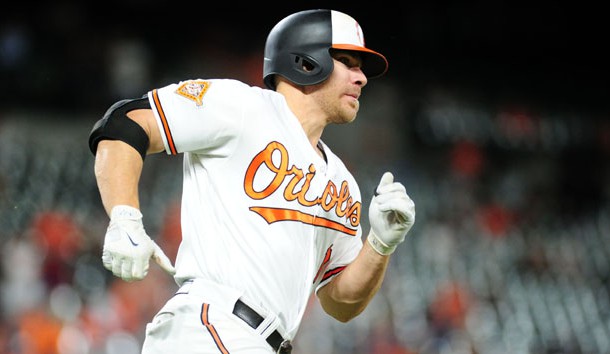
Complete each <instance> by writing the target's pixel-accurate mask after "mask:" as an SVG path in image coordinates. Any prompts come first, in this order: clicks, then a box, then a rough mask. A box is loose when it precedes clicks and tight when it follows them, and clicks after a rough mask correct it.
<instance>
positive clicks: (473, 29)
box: [0, 0, 610, 354]
mask: <svg viewBox="0 0 610 354" xmlns="http://www.w3.org/2000/svg"><path fill="white" fill-rule="evenodd" d="M214 6H217V7H215V8H206V7H205V5H203V4H201V5H197V4H187V3H183V4H172V5H171V6H170V5H167V4H163V3H153V2H145V1H138V0H130V1H124V2H121V3H119V2H116V3H115V2H112V1H110V2H104V3H90V4H87V3H85V2H82V3H80V2H74V3H71V2H66V1H60V2H53V3H50V2H49V3H44V2H43V3H41V4H37V5H34V4H33V3H23V4H11V6H8V8H7V9H5V10H6V11H3V12H2V13H1V14H0V253H1V256H0V260H1V263H0V267H1V271H2V277H1V278H0V281H1V282H0V299H1V303H0V306H1V307H0V353H6V354H26V353H27V354H39V353H40V354H42V353H44V354H133V353H138V352H139V349H140V344H141V340H142V338H143V330H144V326H145V324H146V322H147V321H149V320H150V319H151V318H152V316H153V315H154V313H155V312H156V311H157V310H158V309H159V307H160V306H161V305H162V304H163V302H164V301H165V300H166V299H167V298H168V297H169V296H171V295H172V293H173V292H174V291H175V289H176V287H175V284H174V283H173V281H172V280H171V279H170V278H169V277H168V276H167V275H165V274H163V273H162V272H161V271H160V270H159V268H158V267H156V266H152V267H151V273H150V274H149V276H148V277H147V278H146V279H145V280H144V281H142V282H138V283H125V282H123V281H119V280H117V279H115V278H113V277H112V276H110V275H109V273H108V272H106V271H105V270H104V269H103V268H102V265H101V261H100V253H101V240H102V238H103V234H104V230H105V227H106V225H107V221H108V218H107V216H106V215H105V213H104V211H103V209H102V206H101V202H100V200H99V195H98V192H97V189H96V185H95V180H94V177H93V156H92V155H91V153H90V152H89V151H88V148H87V143H86V142H87V136H88V133H89V130H90V128H91V126H92V124H93V123H94V122H95V121H96V120H97V119H99V117H100V116H101V115H102V114H103V112H104V111H105V110H106V108H107V107H108V106H109V105H110V104H112V103H113V102H115V101H116V100H118V99H120V98H124V97H137V96H140V95H142V94H143V93H145V92H146V91H148V90H149V89H150V88H153V87H160V86H163V85H166V84H169V83H172V82H176V81H178V80H181V79H187V78H205V77H232V78H238V79H241V80H243V81H246V82H248V83H251V84H253V85H261V80H260V75H261V65H262V64H261V63H262V47H263V44H264V38H265V35H266V33H267V32H268V30H269V29H270V27H271V26H272V25H273V24H274V23H275V22H276V21H278V20H279V19H280V18H282V17H283V16H285V15H287V14H289V13H291V12H293V11H296V10H300V9H302V8H304V7H295V6H293V7H290V6H281V7H274V9H270V8H267V7H271V6H269V5H267V6H265V7H264V8H263V7H262V5H255V4H251V5H250V6H251V7H243V6H242V7H238V6H237V5H236V4H216V5H214ZM303 6H305V7H311V8H313V7H333V6H330V4H328V3H325V4H323V5H322V6H316V5H315V4H314V5H311V4H309V5H307V4H305V5H303ZM232 7H233V8H232ZM334 8H336V9H339V10H343V11H345V12H347V13H350V14H352V15H353V16H354V17H356V18H357V19H358V20H359V21H360V23H361V25H362V26H363V29H364V32H365V35H366V38H367V44H368V46H370V47H372V48H374V49H377V50H379V51H381V52H383V53H384V54H386V55H387V57H388V59H389V61H390V70H389V72H388V74H387V75H386V76H385V77H384V78H381V79H377V80H375V81H372V82H370V85H369V86H367V88H366V89H365V92H364V97H363V99H362V101H363V102H362V110H361V113H360V114H359V117H358V119H357V120H356V122H354V123H353V124H351V125H349V126H342V127H331V128H329V129H328V131H327V132H326V133H325V136H324V137H323V138H324V139H325V140H326V141H327V142H328V143H329V144H330V146H331V147H334V148H333V150H334V151H335V152H337V153H338V154H339V155H341V156H343V157H344V159H345V161H346V162H347V164H348V165H349V166H350V167H351V169H352V171H353V173H354V175H355V176H356V177H357V179H359V180H360V183H361V189H362V191H363V197H364V200H368V199H369V198H370V197H371V195H370V193H368V194H367V191H372V190H373V187H374V186H375V185H376V183H377V180H378V178H379V176H380V175H381V174H382V172H383V171H385V170H392V171H394V172H395V174H396V175H397V178H398V179H400V180H402V181H403V182H404V184H405V185H406V187H407V189H408V191H409V194H410V195H411V197H412V198H413V199H414V201H415V202H416V205H417V222H416V225H415V227H414V229H413V230H412V231H411V233H410V236H409V238H408V240H407V241H406V242H405V244H404V245H402V246H401V247H400V249H399V250H398V251H397V252H396V255H395V256H394V257H393V259H392V263H391V267H390V270H389V273H388V275H387V278H386V281H385V283H384V286H383V288H382V289H381V291H380V293H379V295H378V296H377V297H376V299H375V300H374V302H373V304H372V305H371V306H370V307H369V308H368V309H367V310H366V311H365V312H364V313H363V314H362V315H361V316H360V317H359V318H357V319H356V320H354V321H353V322H351V323H349V324H339V323H335V322H333V321H331V320H330V319H329V318H327V317H325V316H324V315H323V314H322V312H321V310H320V308H319V307H318V305H317V302H316V301H315V300H313V299H312V305H311V308H310V310H309V311H308V312H307V314H306V318H305V321H304V323H303V325H302V327H301V330H300V333H299V335H298V337H297V339H296V340H295V348H296V349H295V353H298V354H305V353H307V354H310V353H317V354H367V353H375V354H398V353H400V354H412V353H418V354H419V353H421V354H446V353H468V354H474V353H477V354H504V353H516V354H520V353H523V354H525V353H528V354H529V353H532V354H537V353H543V354H547V353H548V354H550V353H565V354H568V353H570V354H580V353H583V354H584V353H610V294H609V290H610V289H609V287H610V243H608V242H609V241H610V231H609V230H610V204H609V201H610V109H609V107H608V103H609V101H610V90H609V84H608V83H609V81H608V79H609V78H610V76H609V75H608V74H609V70H608V59H609V56H608V54H607V53H606V51H607V49H606V48H605V47H607V37H608V33H610V32H609V31H608V25H607V23H608V21H607V20H603V18H602V17H603V14H602V12H601V11H600V10H599V9H596V8H592V7H590V5H587V4H585V3H578V4H570V6H568V5H567V4H566V5H561V4H560V3H554V2H537V3H536V4H529V3H528V4H526V3H518V2H517V3H515V2H509V1H491V2H483V1H473V2H467V3H462V4H450V3H446V2H423V1H419V2H409V3H402V4H394V5H384V4H378V3H375V4H366V6H365V5H359V6H353V7H351V6H347V5H345V4H338V5H337V6H334ZM180 165H181V160H180V158H170V157H168V156H165V155H163V156H161V155H159V156H152V157H150V158H148V159H147V165H146V168H145V173H144V176H143V177H142V187H141V197H142V209H143V212H144V215H145V225H146V228H147V231H148V232H149V233H150V234H151V235H152V236H153V237H155V238H156V239H157V241H158V242H159V243H160V244H161V245H162V247H163V248H164V249H165V250H166V252H167V253H168V255H170V257H172V258H173V257H174V255H175V251H176V246H177V243H178V242H179V238H180V230H179V225H178V216H179V207H178V204H177V203H178V201H179V196H180V192H181V186H180V181H181V176H180V173H181V170H180ZM363 220H365V227H368V225H367V222H366V218H363Z"/></svg>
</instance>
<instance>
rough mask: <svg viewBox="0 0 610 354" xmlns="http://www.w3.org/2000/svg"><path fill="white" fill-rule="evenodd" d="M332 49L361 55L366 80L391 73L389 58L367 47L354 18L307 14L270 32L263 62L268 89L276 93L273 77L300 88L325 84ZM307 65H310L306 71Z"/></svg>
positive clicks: (291, 17)
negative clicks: (387, 72)
mask: <svg viewBox="0 0 610 354" xmlns="http://www.w3.org/2000/svg"><path fill="white" fill-rule="evenodd" d="M330 48H335V49H343V50H354V51H358V52H360V55H361V57H362V71H363V72H364V74H365V75H366V76H367V78H375V77H379V76H381V75H383V74H384V73H385V72H386V71H387V70H388V61H387V60H386V58H385V57H384V56H383V55H382V54H380V53H377V52H375V51H373V50H371V49H368V48H366V47H365V46H364V34H363V33H362V28H360V25H359V24H358V22H356V20H355V19H353V18H352V17H351V16H349V15H346V14H344V13H342V12H339V11H335V10H324V9H318V10H305V11H300V12H297V13H294V14H292V15H289V16H287V17H285V18H284V19H282V20H281V21H280V22H278V23H277V24H276V25H275V26H274V27H273V28H272V29H271V32H269V35H268V36H267V41H266V43H265V58H264V62H263V81H264V82H265V85H266V86H267V87H268V88H270V89H275V85H274V83H273V75H281V76H283V77H285V78H286V79H288V80H290V81H292V82H293V83H295V84H297V85H315V84H317V83H320V82H322V81H324V80H326V78H328V76H329V75H330V73H331V72H332V71H333V59H332V57H331V55H330V51H329V50H330ZM304 61H305V62H307V63H309V65H308V66H307V68H308V69H307V70H304V68H303V63H304ZM311 68H313V69H311Z"/></svg>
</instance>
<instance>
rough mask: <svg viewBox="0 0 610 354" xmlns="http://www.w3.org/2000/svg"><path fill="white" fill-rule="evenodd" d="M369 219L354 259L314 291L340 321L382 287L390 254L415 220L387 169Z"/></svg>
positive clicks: (357, 310)
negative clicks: (365, 235) (364, 239)
mask: <svg viewBox="0 0 610 354" xmlns="http://www.w3.org/2000/svg"><path fill="white" fill-rule="evenodd" d="M369 221H370V224H371V231H370V233H369V235H368V237H367V242H365V244H364V246H363V247H362V249H361V250H360V253H359V254H358V256H357V257H356V259H355V260H354V261H353V262H352V263H351V264H349V265H348V266H347V267H346V268H345V269H344V270H343V271H342V272H341V273H340V274H339V275H337V276H336V277H335V278H334V279H333V280H332V281H330V282H329V283H328V284H327V285H325V286H324V287H322V288H321V289H320V290H319V291H318V293H317V294H318V298H319V299H320V304H321V305H322V308H323V309H324V311H325V312H326V313H328V314H329V315H331V316H332V317H334V318H336V319H337V320H339V321H341V322H347V321H349V320H351V319H353V318H354V317H356V316H358V315H359V314H360V313H361V312H362V311H364V309H365V308H366V307H367V306H368V304H369V303H370V302H371V300H372V299H373V297H374V296H375V294H376V293H377V291H378V290H379V288H380V287H381V284H382V282H383V279H384V277H385V274H386V270H387V267H388V263H389V260H390V255H391V254H392V253H393V252H394V251H395V250H396V247H397V246H398V245H399V244H400V243H402V242H403V241H404V239H405V236H406V235H407V233H408V232H409V230H410V229H411V227H412V226H413V223H414V222H415V204H414V203H413V201H412V200H411V198H410V197H409V196H408V195H407V192H406V189H405V187H404V186H403V185H402V184H401V183H399V182H394V176H393V175H392V174H391V173H389V172H386V173H385V174H384V175H383V177H382V178H381V182H380V183H379V186H377V189H376V192H375V196H374V197H373V199H372V200H371V205H370V207H369Z"/></svg>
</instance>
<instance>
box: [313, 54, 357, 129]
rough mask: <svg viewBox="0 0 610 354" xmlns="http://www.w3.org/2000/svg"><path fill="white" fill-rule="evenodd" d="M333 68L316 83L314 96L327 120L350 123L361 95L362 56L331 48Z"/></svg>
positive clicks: (354, 116)
mask: <svg viewBox="0 0 610 354" xmlns="http://www.w3.org/2000/svg"><path fill="white" fill-rule="evenodd" d="M332 56H333V60H334V69H333V72H332V73H331V74H330V76H329V77H328V79H327V80H325V81H324V82H322V83H321V84H319V85H315V86H317V88H316V90H315V93H314V94H315V95H316V99H317V100H318V103H320V105H321V106H322V108H323V109H324V110H325V111H326V114H327V116H328V119H329V123H338V124H341V123H349V122H352V121H353V120H354V119H355V118H356V114H357V113H358V109H359V108H360V102H359V100H358V99H359V98H360V94H361V92H362V88H363V87H364V86H365V85H366V83H367V79H366V76H365V75H364V73H363V72H362V69H361V66H362V59H361V58H360V56H359V55H358V54H357V53H356V52H350V51H333V52H332Z"/></svg>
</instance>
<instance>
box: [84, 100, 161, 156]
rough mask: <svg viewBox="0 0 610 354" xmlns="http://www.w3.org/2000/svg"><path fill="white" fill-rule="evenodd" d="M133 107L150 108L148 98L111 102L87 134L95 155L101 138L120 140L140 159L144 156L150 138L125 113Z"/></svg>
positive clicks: (133, 108) (90, 147)
mask: <svg viewBox="0 0 610 354" xmlns="http://www.w3.org/2000/svg"><path fill="white" fill-rule="evenodd" d="M135 109H150V103H149V102H148V98H146V97H142V98H138V99H130V100H122V101H119V102H117V103H115V104H113V105H112V106H111V107H110V108H109V109H108V110H107V111H106V113H105V114H104V117H103V118H102V119H100V120H98V121H97V122H96V123H95V125H94V126H93V129H91V133H90V134H89V149H90V150H91V152H92V153H93V155H95V153H96V152H97V145H98V144H99V142H100V141H102V140H120V141H123V142H125V143H127V144H129V145H130V146H132V147H133V148H134V149H136V151H138V153H140V156H142V159H144V158H145V157H146V151H147V150H148V146H149V143H150V140H149V138H148V134H146V132H145V131H144V129H142V127H141V126H140V125H139V124H138V123H136V122H134V121H133V120H131V119H130V118H129V117H127V113H129V112H130V111H133V110H135Z"/></svg>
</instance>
